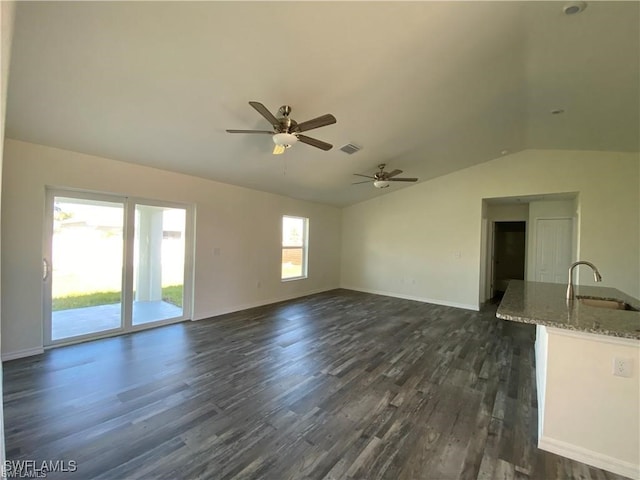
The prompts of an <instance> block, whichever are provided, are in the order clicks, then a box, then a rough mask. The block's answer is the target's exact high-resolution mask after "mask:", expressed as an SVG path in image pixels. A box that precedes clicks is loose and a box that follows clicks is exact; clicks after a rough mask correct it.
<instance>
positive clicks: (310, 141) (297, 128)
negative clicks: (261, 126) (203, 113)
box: [227, 102, 336, 155]
mask: <svg viewBox="0 0 640 480" xmlns="http://www.w3.org/2000/svg"><path fill="white" fill-rule="evenodd" d="M249 105H251V106H252V107H253V108H255V109H256V110H257V111H258V113H259V114H260V115H262V116H263V117H264V118H266V119H267V121H268V122H269V123H270V124H271V126H272V127H273V131H271V130H227V133H264V134H268V135H272V137H271V138H272V139H273V143H275V144H276V145H275V147H274V149H273V154H274V155H279V154H281V153H284V151H285V150H286V149H287V148H289V147H291V145H293V144H294V143H296V142H297V141H301V142H302V143H306V144H307V145H311V146H312V147H316V148H319V149H321V150H325V151H326V150H331V149H332V148H333V145H331V144H329V143H326V142H323V141H322V140H318V139H317V138H311V137H307V136H306V135H302V132H306V131H308V130H313V129H314V128H320V127H324V126H326V125H331V124H333V123H336V117H334V116H333V115H331V114H330V113H328V114H326V115H322V116H320V117H316V118H313V119H311V120H307V121H306V122H302V123H297V122H296V121H295V120H294V119H292V118H290V117H289V114H290V113H291V107H290V106H289V105H283V106H281V107H280V108H279V109H278V113H279V115H280V116H279V117H278V118H276V117H275V116H274V115H272V114H271V112H270V111H269V110H268V109H267V107H265V106H264V105H263V104H261V103H260V102H249Z"/></svg>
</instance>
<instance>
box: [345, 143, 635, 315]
mask: <svg viewBox="0 0 640 480" xmlns="http://www.w3.org/2000/svg"><path fill="white" fill-rule="evenodd" d="M639 170H640V158H639V155H638V154H637V153H620V152H587V151H566V150H526V151H523V152H519V153H516V154H512V155H507V156H504V157H500V158H497V159H495V160H492V161H489V162H486V163H483V164H480V165H476V166H473V167H470V168H467V169H465V170H461V171H458V172H454V173H452V174H449V175H446V176H442V177H438V178H435V179H433V180H430V181H426V182H422V183H419V184H417V185H415V186H412V187H409V188H406V189H403V190H400V191H397V192H391V193H389V194H385V195H382V194H381V196H380V197H378V198H375V199H372V200H369V201H366V202H363V203H359V204H356V205H353V206H350V207H347V208H345V209H344V211H343V217H342V227H343V228H342V263H341V285H342V286H343V287H346V288H353V289H357V290H365V291H372V292H378V293H384V294H389V295H395V296H399V297H408V298H415V299H419V300H424V301H430V302H434V303H439V304H445V305H446V304H448V305H456V306H461V307H466V308H470V309H476V308H478V306H479V293H480V289H479V286H480V255H481V248H482V245H481V228H482V226H481V225H482V219H481V216H482V199H483V198H495V197H515V196H527V195H536V194H552V193H560V192H562V193H564V192H578V194H579V196H580V248H581V252H580V256H581V258H584V259H588V260H591V261H592V262H594V263H595V264H596V265H597V266H598V268H599V269H600V271H601V273H602V275H603V277H604V281H603V283H602V284H601V285H603V286H611V287H615V288H618V289H620V290H623V291H624V292H626V293H628V294H630V295H632V296H635V297H639V296H640V258H639V256H640V253H639V251H640V248H639V247H640V238H639V235H640V234H639V230H640V214H639V212H640V206H639V203H640V194H639V190H640V178H639ZM391 188H393V187H391ZM381 193H382V192H381ZM587 273H588V272H586V270H585V271H584V272H581V277H580V280H581V281H580V283H582V284H592V283H593V277H591V279H589V277H588V275H587Z"/></svg>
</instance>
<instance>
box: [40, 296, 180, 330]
mask: <svg viewBox="0 0 640 480" xmlns="http://www.w3.org/2000/svg"><path fill="white" fill-rule="evenodd" d="M120 316H121V304H120V303H112V304H110V305H99V306H95V307H83V308H74V309H70V310H58V311H55V312H53V313H52V319H51V339H52V340H61V339H64V338H70V337H77V336H79V335H88V334H91V333H98V332H104V331H107V330H114V329H116V328H119V327H120V324H121V321H120ZM181 316H182V308H181V307H177V306H175V305H173V304H171V303H168V302H164V301H162V300H158V301H150V302H133V325H142V324H146V323H153V322H158V321H161V320H168V319H171V318H178V317H181Z"/></svg>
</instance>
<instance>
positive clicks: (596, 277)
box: [567, 260, 602, 301]
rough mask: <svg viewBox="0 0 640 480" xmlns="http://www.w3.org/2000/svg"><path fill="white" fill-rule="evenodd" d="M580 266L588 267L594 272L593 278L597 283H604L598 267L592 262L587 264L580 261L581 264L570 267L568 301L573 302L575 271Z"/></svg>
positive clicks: (577, 263) (576, 263)
mask: <svg viewBox="0 0 640 480" xmlns="http://www.w3.org/2000/svg"><path fill="white" fill-rule="evenodd" d="M578 265H588V266H590V267H591V270H593V278H594V280H595V281H596V282H601V281H602V275H600V272H599V271H598V269H597V268H596V266H595V265H594V264H593V263H591V262H585V261H584V260H580V261H579V262H575V263H572V264H571V266H570V267H569V283H568V285H567V301H571V300H573V269H574V268H576V267H577V266H578Z"/></svg>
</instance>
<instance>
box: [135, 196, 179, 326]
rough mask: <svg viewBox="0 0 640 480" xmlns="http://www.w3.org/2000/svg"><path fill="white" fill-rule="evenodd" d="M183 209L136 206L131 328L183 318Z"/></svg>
mask: <svg viewBox="0 0 640 480" xmlns="http://www.w3.org/2000/svg"><path fill="white" fill-rule="evenodd" d="M185 233H186V210H185V209H183V208H168V207H157V206H151V205H136V210H135V236H134V260H133V285H134V289H135V290H134V294H133V298H134V300H133V325H141V324H146V323H152V322H157V321H160V320H166V319H169V318H176V317H182V312H183V308H182V306H183V303H184V253H185V250H184V247H185Z"/></svg>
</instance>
